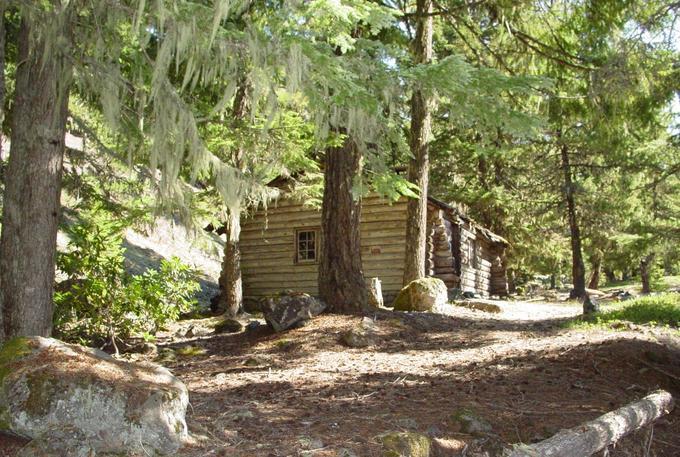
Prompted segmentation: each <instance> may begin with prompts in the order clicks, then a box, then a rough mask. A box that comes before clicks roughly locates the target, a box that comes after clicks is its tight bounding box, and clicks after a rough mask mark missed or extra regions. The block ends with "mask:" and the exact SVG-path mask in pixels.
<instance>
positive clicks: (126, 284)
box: [54, 205, 199, 348]
mask: <svg viewBox="0 0 680 457" xmlns="http://www.w3.org/2000/svg"><path fill="white" fill-rule="evenodd" d="M81 216H82V217H81V219H80V221H78V222H76V223H74V224H73V225H71V226H67V227H66V229H65V231H66V234H67V235H68V237H69V239H70V241H69V245H68V247H67V250H66V251H65V252H63V253H60V254H59V256H58V259H57V267H58V270H59V273H61V274H62V275H63V276H64V278H65V279H64V280H63V281H62V282H60V283H58V284H57V289H56V292H55V296H54V301H55V314H54V323H55V331H56V332H57V334H58V335H59V336H61V337H62V338H63V339H66V340H69V341H78V342H81V343H85V344H95V343H98V344H99V345H101V343H102V341H103V342H105V343H111V344H112V346H113V347H114V348H117V346H116V340H117V339H124V338H128V337H130V336H131V335H137V336H143V337H144V338H146V339H151V338H153V335H154V334H155V333H156V332H157V331H158V330H159V329H161V328H162V327H163V326H164V325H165V324H166V323H168V322H171V321H174V320H176V319H177V318H179V316H180V314H181V313H186V312H189V311H190V310H191V309H192V307H193V306H194V305H195V304H196V300H195V298H194V295H195V293H196V292H197V291H198V289H199V285H198V283H197V282H196V281H195V279H194V278H195V272H194V271H192V269H191V268H190V267H188V266H187V265H184V264H183V263H182V262H181V261H180V260H179V259H178V258H176V257H172V258H170V259H163V260H161V262H160V267H159V269H154V268H149V269H147V270H146V271H145V272H143V273H141V274H136V275H135V274H130V273H129V272H128V271H127V270H126V268H125V264H124V263H125V258H124V256H123V254H124V248H123V246H122V242H123V230H124V228H125V227H126V223H125V222H124V221H123V222H121V221H120V220H117V219H115V218H114V217H113V215H112V214H111V213H109V212H107V211H106V210H105V209H103V208H102V207H101V206H99V205H97V206H94V207H93V208H91V209H87V210H84V211H82V213H81Z"/></svg>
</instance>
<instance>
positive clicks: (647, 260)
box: [640, 253, 655, 294]
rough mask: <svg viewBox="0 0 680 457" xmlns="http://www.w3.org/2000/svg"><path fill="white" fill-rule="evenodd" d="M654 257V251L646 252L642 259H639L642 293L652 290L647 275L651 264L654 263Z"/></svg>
mask: <svg viewBox="0 0 680 457" xmlns="http://www.w3.org/2000/svg"><path fill="white" fill-rule="evenodd" d="M654 257H655V255H654V253H651V254H647V255H646V256H645V257H644V258H643V259H642V260H640V279H641V280H642V293H643V294H648V293H650V292H651V291H652V286H651V284H650V278H649V276H650V273H651V270H652V265H653V264H654Z"/></svg>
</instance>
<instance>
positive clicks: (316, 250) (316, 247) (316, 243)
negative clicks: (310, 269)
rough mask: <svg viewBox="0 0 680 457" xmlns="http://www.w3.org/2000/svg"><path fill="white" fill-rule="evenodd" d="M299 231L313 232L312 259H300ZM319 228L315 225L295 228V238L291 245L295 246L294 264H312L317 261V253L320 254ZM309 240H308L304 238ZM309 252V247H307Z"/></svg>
mask: <svg viewBox="0 0 680 457" xmlns="http://www.w3.org/2000/svg"><path fill="white" fill-rule="evenodd" d="M301 233H313V234H314V258H313V259H301V258H300V234H301ZM320 233H321V230H320V229H319V228H317V227H300V228H296V229H295V235H294V236H295V239H294V240H293V246H294V248H295V265H314V264H317V263H319V255H320V254H321V250H320V248H321V242H320V241H321V238H320ZM305 241H307V242H308V241H309V240H305ZM307 252H308V253H309V248H307Z"/></svg>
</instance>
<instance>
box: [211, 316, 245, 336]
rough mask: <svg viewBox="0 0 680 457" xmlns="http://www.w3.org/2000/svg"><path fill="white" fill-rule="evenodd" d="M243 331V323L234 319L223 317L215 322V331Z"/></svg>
mask: <svg viewBox="0 0 680 457" xmlns="http://www.w3.org/2000/svg"><path fill="white" fill-rule="evenodd" d="M242 331H243V324H241V323H240V322H239V321H237V320H236V319H224V320H222V321H220V322H218V323H217V324H215V333H239V332H242Z"/></svg>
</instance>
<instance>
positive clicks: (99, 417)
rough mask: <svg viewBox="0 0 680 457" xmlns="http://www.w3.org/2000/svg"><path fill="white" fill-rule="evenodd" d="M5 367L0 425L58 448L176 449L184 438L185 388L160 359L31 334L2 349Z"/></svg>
mask: <svg viewBox="0 0 680 457" xmlns="http://www.w3.org/2000/svg"><path fill="white" fill-rule="evenodd" d="M0 369H1V370H3V373H4V374H3V376H2V380H1V382H0V428H2V429H5V430H9V431H11V432H13V433H15V434H18V435H21V436H25V437H27V438H31V439H33V440H34V441H35V443H36V446H37V444H38V443H39V442H42V441H44V443H47V445H48V447H49V446H52V447H54V446H57V447H58V448H54V449H51V451H53V454H54V455H73V456H77V455H79V453H80V451H81V450H82V449H85V448H83V447H82V446H80V444H79V445H78V446H76V447H75V448H74V447H72V446H71V444H72V443H74V442H78V443H81V442H82V443H85V442H87V443H89V445H91V447H92V449H93V450H96V452H97V453H98V454H107V453H112V454H116V453H125V455H127V453H128V452H138V453H140V454H141V453H143V452H147V451H148V452H152V453H153V452H159V453H165V454H172V453H174V452H176V451H177V449H178V448H179V447H180V445H181V444H182V442H183V441H184V439H185V438H186V437H187V428H186V422H185V419H184V416H185V414H186V407H187V405H188V391H187V388H186V386H185V385H184V384H183V383H182V382H181V381H179V380H178V379H177V378H175V377H174V376H172V374H171V373H170V372H169V371H168V370H166V369H165V368H163V367H160V366H158V365H155V364H151V363H128V362H124V361H120V360H116V359H114V358H113V357H111V356H110V355H108V354H106V353H104V352H102V351H99V350H96V349H91V348H86V347H83V346H78V345H72V344H66V343H63V342H61V341H58V340H55V339H51V338H42V337H27V338H25V339H19V340H11V341H9V342H7V343H5V345H3V346H2V348H0ZM74 436H77V437H78V438H77V439H75V438H73V439H72V437H74ZM40 440H42V441H40ZM74 440H75V441H74ZM69 443H71V444H69ZM36 449H37V448H36ZM27 452H28V451H27ZM31 452H33V451H30V452H29V453H28V454H24V455H43V454H41V453H37V454H36V453H33V454H31ZM36 452H37V451H36ZM44 455H47V454H44ZM50 455H51V454H50Z"/></svg>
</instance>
